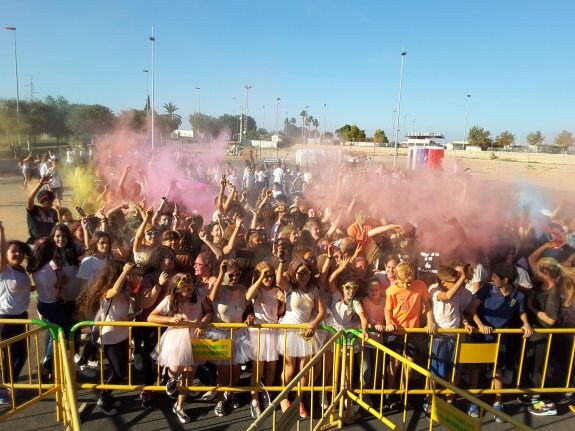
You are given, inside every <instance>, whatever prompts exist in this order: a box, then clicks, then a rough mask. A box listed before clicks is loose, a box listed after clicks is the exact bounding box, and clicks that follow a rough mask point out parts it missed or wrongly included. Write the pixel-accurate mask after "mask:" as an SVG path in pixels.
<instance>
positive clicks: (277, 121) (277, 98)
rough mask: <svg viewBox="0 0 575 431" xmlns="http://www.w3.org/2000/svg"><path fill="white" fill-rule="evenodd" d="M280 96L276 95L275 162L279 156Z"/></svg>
mask: <svg viewBox="0 0 575 431" xmlns="http://www.w3.org/2000/svg"><path fill="white" fill-rule="evenodd" d="M280 100H281V99H280V98H279V97H276V135H277V140H276V164H277V162H278V160H279V158H280V156H279V151H280V150H279V146H280V132H279V118H280V116H279V108H280Z"/></svg>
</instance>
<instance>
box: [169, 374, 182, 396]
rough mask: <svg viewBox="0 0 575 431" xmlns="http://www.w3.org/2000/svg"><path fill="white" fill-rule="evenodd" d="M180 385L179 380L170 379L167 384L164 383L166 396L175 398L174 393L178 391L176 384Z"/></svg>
mask: <svg viewBox="0 0 575 431" xmlns="http://www.w3.org/2000/svg"><path fill="white" fill-rule="evenodd" d="M179 383H180V380H179V379H175V378H170V379H169V380H168V383H166V394H168V396H170V397H172V398H174V397H175V396H176V392H177V391H178V384H179Z"/></svg>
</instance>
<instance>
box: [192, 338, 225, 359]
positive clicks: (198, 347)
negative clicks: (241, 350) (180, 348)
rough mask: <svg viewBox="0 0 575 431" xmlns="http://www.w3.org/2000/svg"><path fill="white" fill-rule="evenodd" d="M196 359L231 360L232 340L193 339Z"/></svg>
mask: <svg viewBox="0 0 575 431" xmlns="http://www.w3.org/2000/svg"><path fill="white" fill-rule="evenodd" d="M192 352H193V353H194V361H229V360H230V359H232V340H230V339H224V340H209V339H205V338H198V339H194V340H192Z"/></svg>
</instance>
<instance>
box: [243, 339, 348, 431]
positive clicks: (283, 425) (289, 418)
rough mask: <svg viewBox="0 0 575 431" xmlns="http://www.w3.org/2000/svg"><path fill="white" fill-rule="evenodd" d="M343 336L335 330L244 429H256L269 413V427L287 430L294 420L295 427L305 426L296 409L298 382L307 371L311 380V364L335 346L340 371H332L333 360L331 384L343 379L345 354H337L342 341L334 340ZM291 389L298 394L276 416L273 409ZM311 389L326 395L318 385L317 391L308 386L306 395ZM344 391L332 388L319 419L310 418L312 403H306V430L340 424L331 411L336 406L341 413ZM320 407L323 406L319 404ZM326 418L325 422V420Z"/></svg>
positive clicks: (318, 360)
mask: <svg viewBox="0 0 575 431" xmlns="http://www.w3.org/2000/svg"><path fill="white" fill-rule="evenodd" d="M344 336H345V332H344V331H339V332H337V333H335V334H334V335H333V336H332V337H331V338H330V339H329V340H328V341H327V342H326V343H325V344H324V345H323V347H322V348H321V349H320V350H319V351H318V352H317V354H315V355H314V356H313V357H312V358H311V359H310V361H309V362H308V363H307V364H306V365H305V366H304V367H303V368H302V369H301V370H300V372H299V373H298V374H297V375H296V376H295V377H294V378H293V379H292V381H291V382H289V383H288V384H287V385H286V387H285V388H284V389H283V390H282V391H281V392H280V394H279V395H278V396H277V397H276V398H275V399H274V400H273V401H271V402H270V405H269V406H268V407H267V408H266V409H265V410H264V411H263V412H262V414H261V415H260V416H259V417H258V418H257V419H256V420H255V421H254V422H253V423H252V424H251V425H250V426H249V428H248V429H247V431H256V430H258V429H260V427H261V426H262V425H263V424H264V423H265V422H266V420H268V418H269V417H271V418H272V430H274V431H275V430H280V431H282V430H288V429H292V427H293V426H295V425H296V424H297V425H298V429H302V428H304V427H306V426H305V425H301V424H300V423H299V421H300V412H299V405H300V403H301V402H302V392H303V391H304V388H303V387H302V385H301V381H302V379H304V378H306V376H308V375H309V374H311V375H312V377H311V380H312V381H313V374H314V368H315V367H316V366H317V365H319V364H325V355H326V354H327V353H328V352H329V351H330V350H335V352H336V356H335V357H336V358H337V357H341V358H343V363H342V364H341V365H342V366H341V368H340V369H339V370H341V375H338V373H337V372H336V371H337V370H338V368H337V361H336V362H335V363H334V364H335V366H334V368H333V369H334V372H333V382H332V385H333V388H334V389H335V388H336V386H338V383H337V382H338V380H339V381H340V382H344V381H345V379H344V378H343V377H344V376H345V356H342V355H339V354H337V352H338V351H339V349H341V346H342V343H337V341H338V340H340V339H342V338H343V337H344ZM294 390H296V391H297V394H298V396H297V397H296V398H295V400H294V401H292V402H291V404H290V406H289V407H288V409H287V410H286V411H285V412H283V413H282V415H281V416H279V417H278V415H277V409H278V408H279V407H280V405H281V402H282V401H283V400H285V399H287V397H288V395H289V394H290V393H291V392H293V391H294ZM314 392H319V393H320V394H321V395H322V397H323V396H325V395H326V393H325V389H320V390H319V391H317V390H314V387H313V385H312V387H311V388H310V397H313V395H314ZM344 394H345V386H344V385H342V384H340V385H339V388H338V389H337V391H336V390H333V391H332V395H333V398H332V401H331V403H330V405H329V407H327V408H326V409H324V410H323V412H322V417H321V419H319V420H317V421H315V420H313V417H314V414H313V403H310V405H311V406H312V408H311V411H310V418H311V419H310V420H309V422H308V426H307V427H306V428H308V429H310V430H314V431H316V430H319V429H328V428H333V427H337V428H341V427H342V421H341V419H337V416H335V415H334V412H335V409H336V408H337V407H338V406H339V417H340V418H341V417H342V412H343V396H344ZM322 408H323V406H322ZM328 420H330V422H329V423H328V422H327V421H328Z"/></svg>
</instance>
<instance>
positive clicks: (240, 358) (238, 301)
mask: <svg viewBox="0 0 575 431" xmlns="http://www.w3.org/2000/svg"><path fill="white" fill-rule="evenodd" d="M240 275H241V272H240V269H239V268H238V266H237V264H236V263H235V261H233V260H223V261H222V263H221V264H220V273H219V274H218V278H217V279H216V281H215V282H214V284H213V286H212V289H211V290H210V293H209V294H208V297H209V299H210V301H211V302H212V306H213V309H214V319H213V322H214V323H246V324H252V323H253V321H254V315H253V313H251V314H249V315H248V316H247V319H246V321H245V322H244V320H243V319H244V314H245V312H246V310H247V309H248V306H249V308H250V309H251V304H250V303H249V301H248V300H247V299H246V292H247V289H246V288H245V286H242V285H241V284H239V283H238V280H239V278H240ZM207 336H208V338H212V339H229V338H232V339H233V341H232V360H231V363H232V367H231V368H232V375H231V378H230V361H229V360H222V361H213V362H214V364H216V367H217V373H218V375H217V379H216V381H217V384H218V386H236V385H237V384H238V383H239V380H240V373H241V369H240V366H241V365H242V364H245V363H246V362H248V361H249V360H250V359H251V358H252V352H251V344H250V342H249V334H248V330H247V329H246V328H240V329H233V330H230V329H221V330H220V329H217V328H214V329H212V330H210V331H209V333H208V334H207ZM226 401H228V402H229V404H230V405H231V407H232V408H233V409H237V408H238V407H239V406H240V405H239V403H238V400H237V398H236V396H235V395H234V394H233V393H232V392H225V393H224V392H218V403H217V404H216V408H215V409H214V413H215V414H216V416H224V415H225V414H226Z"/></svg>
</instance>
